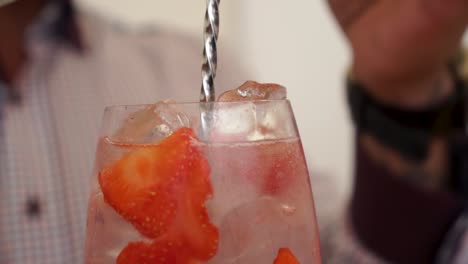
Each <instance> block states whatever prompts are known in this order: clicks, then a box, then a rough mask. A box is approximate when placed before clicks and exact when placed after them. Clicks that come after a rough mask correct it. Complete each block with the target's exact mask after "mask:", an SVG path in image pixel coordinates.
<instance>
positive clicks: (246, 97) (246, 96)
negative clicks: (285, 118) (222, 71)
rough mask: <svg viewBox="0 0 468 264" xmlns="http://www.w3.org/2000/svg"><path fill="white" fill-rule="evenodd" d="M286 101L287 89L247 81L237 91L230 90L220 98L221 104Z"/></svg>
mask: <svg viewBox="0 0 468 264" xmlns="http://www.w3.org/2000/svg"><path fill="white" fill-rule="evenodd" d="M282 99H286V88H285V87H283V86H281V85H279V84H274V83H265V84H262V83H258V82H254V81H247V82H245V83H244V84H243V85H241V86H240V87H239V88H237V89H233V90H229V91H227V92H224V93H223V94H221V95H220V96H219V98H218V101H220V102H232V101H250V100H282Z"/></svg>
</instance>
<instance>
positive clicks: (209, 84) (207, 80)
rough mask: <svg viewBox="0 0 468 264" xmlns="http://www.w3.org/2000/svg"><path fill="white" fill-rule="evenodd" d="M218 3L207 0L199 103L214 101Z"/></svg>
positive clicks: (216, 0)
mask: <svg viewBox="0 0 468 264" xmlns="http://www.w3.org/2000/svg"><path fill="white" fill-rule="evenodd" d="M219 2H220V0H207V7H206V13H205V32H204V38H205V45H204V47H203V65H202V78H203V80H202V89H201V96H200V102H213V101H214V100H215V89H214V78H215V77H216V68H217V66H218V55H217V45H216V42H217V41H218V32H219Z"/></svg>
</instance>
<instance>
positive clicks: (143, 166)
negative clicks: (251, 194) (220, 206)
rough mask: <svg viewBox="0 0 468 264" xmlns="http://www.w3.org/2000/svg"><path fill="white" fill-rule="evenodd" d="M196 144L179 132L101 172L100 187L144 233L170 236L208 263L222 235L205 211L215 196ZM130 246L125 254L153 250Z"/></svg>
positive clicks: (192, 135)
mask: <svg viewBox="0 0 468 264" xmlns="http://www.w3.org/2000/svg"><path fill="white" fill-rule="evenodd" d="M195 140H196V136H195V133H194V132H193V130H191V129H189V128H181V129H179V130H177V131H176V132H174V133H173V134H172V135H171V136H169V137H167V138H166V139H165V140H163V141H162V142H161V143H159V144H157V145H148V146H138V148H137V149H136V150H135V151H133V152H130V153H128V154H126V155H124V156H123V157H122V158H121V160H119V161H118V162H116V164H114V165H112V166H110V167H108V168H105V169H104V170H103V171H101V173H100V175H99V183H100V186H101V189H102V192H103V194H104V198H105V200H106V202H107V203H108V204H109V205H110V206H112V207H113V208H114V209H115V210H116V211H117V212H118V213H119V214H120V215H121V216H122V217H123V218H124V219H126V220H127V221H129V222H130V223H132V224H133V225H134V226H135V228H136V229H137V230H138V231H139V232H140V233H141V234H143V235H144V236H146V237H148V238H152V239H156V238H159V237H161V236H162V235H164V237H165V238H167V237H168V236H169V237H171V238H174V239H176V240H177V241H180V243H181V244H183V246H184V252H188V253H187V254H189V255H190V256H191V257H193V258H194V259H197V260H208V259H210V258H212V257H213V256H214V255H215V253H216V251H217V247H218V241H219V232H218V229H217V228H216V227H215V226H214V225H213V224H212V223H211V222H210V219H209V216H208V212H207V210H206V208H205V202H206V200H207V199H209V198H211V196H212V195H213V189H212V186H211V183H210V180H209V175H210V168H209V164H208V161H207V160H206V159H205V157H204V155H203V153H202V152H201V151H200V149H199V148H198V146H197V145H196V144H193V143H194V142H195ZM128 248H129V249H124V251H125V252H124V251H123V252H122V254H123V256H130V257H138V256H141V255H147V253H148V252H149V253H152V252H153V249H151V248H149V246H148V244H144V243H142V242H137V243H136V244H135V243H134V244H129V246H128ZM139 250H141V253H138V251H139ZM122 258H123V257H122ZM122 263H125V262H122ZM134 263H140V262H134ZM141 263H146V262H141ZM171 263H172V262H171ZM177 263H178V262H177Z"/></svg>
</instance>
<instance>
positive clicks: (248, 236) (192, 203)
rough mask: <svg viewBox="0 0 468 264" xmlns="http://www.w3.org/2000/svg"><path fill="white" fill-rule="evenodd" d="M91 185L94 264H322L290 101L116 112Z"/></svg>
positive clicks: (111, 110)
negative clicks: (290, 259) (204, 118)
mask: <svg viewBox="0 0 468 264" xmlns="http://www.w3.org/2000/svg"><path fill="white" fill-rule="evenodd" d="M207 109H209V110H207ZM206 111H209V113H207V112H206ZM207 114H208V115H209V116H210V119H209V120H210V122H209V124H208V125H206V124H204V125H203V123H202V122H200V117H201V116H206V115H207ZM91 184H92V188H91V195H90V200H89V209H88V220H87V239H86V257H85V263H87V264H107V263H119V264H143V263H161V264H162V263H178V264H185V263H187V264H188V263H213V264H230V263H241V264H263V263H268V264H270V263H295V262H281V261H280V259H281V258H280V257H278V256H279V255H281V252H283V253H284V252H286V251H287V252H288V254H290V255H293V256H294V257H295V258H296V259H297V260H298V262H299V263H303V264H319V263H321V257H320V245H319V234H318V230H317V223H316V217H315V209H314V203H313V198H312V191H311V184H310V179H309V174H308V169H307V165H306V162H305V159H304V152H303V148H302V145H301V140H300V136H299V133H298V130H297V127H296V123H295V119H294V115H293V111H292V108H291V105H290V102H289V101H288V100H260V101H243V102H215V103H171V102H165V103H158V104H155V105H135V106H111V107H108V108H106V110H105V113H104V119H103V125H102V129H101V135H100V139H99V144H98V149H97V156H96V163H95V169H94V173H93V177H92V181H91ZM277 257H278V259H277V260H275V259H276V258H277ZM275 261H276V262H275Z"/></svg>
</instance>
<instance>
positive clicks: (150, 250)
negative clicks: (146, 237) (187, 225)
mask: <svg viewBox="0 0 468 264" xmlns="http://www.w3.org/2000/svg"><path fill="white" fill-rule="evenodd" d="M116 263H117V264H190V263H194V262H193V260H191V258H190V257H189V256H188V255H187V253H186V252H185V251H184V248H183V247H182V245H181V244H177V243H174V242H170V241H158V242H153V243H146V242H131V243H129V244H128V245H127V246H126V247H125V248H124V249H123V250H122V251H121V252H120V254H119V256H118V257H117V261H116Z"/></svg>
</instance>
